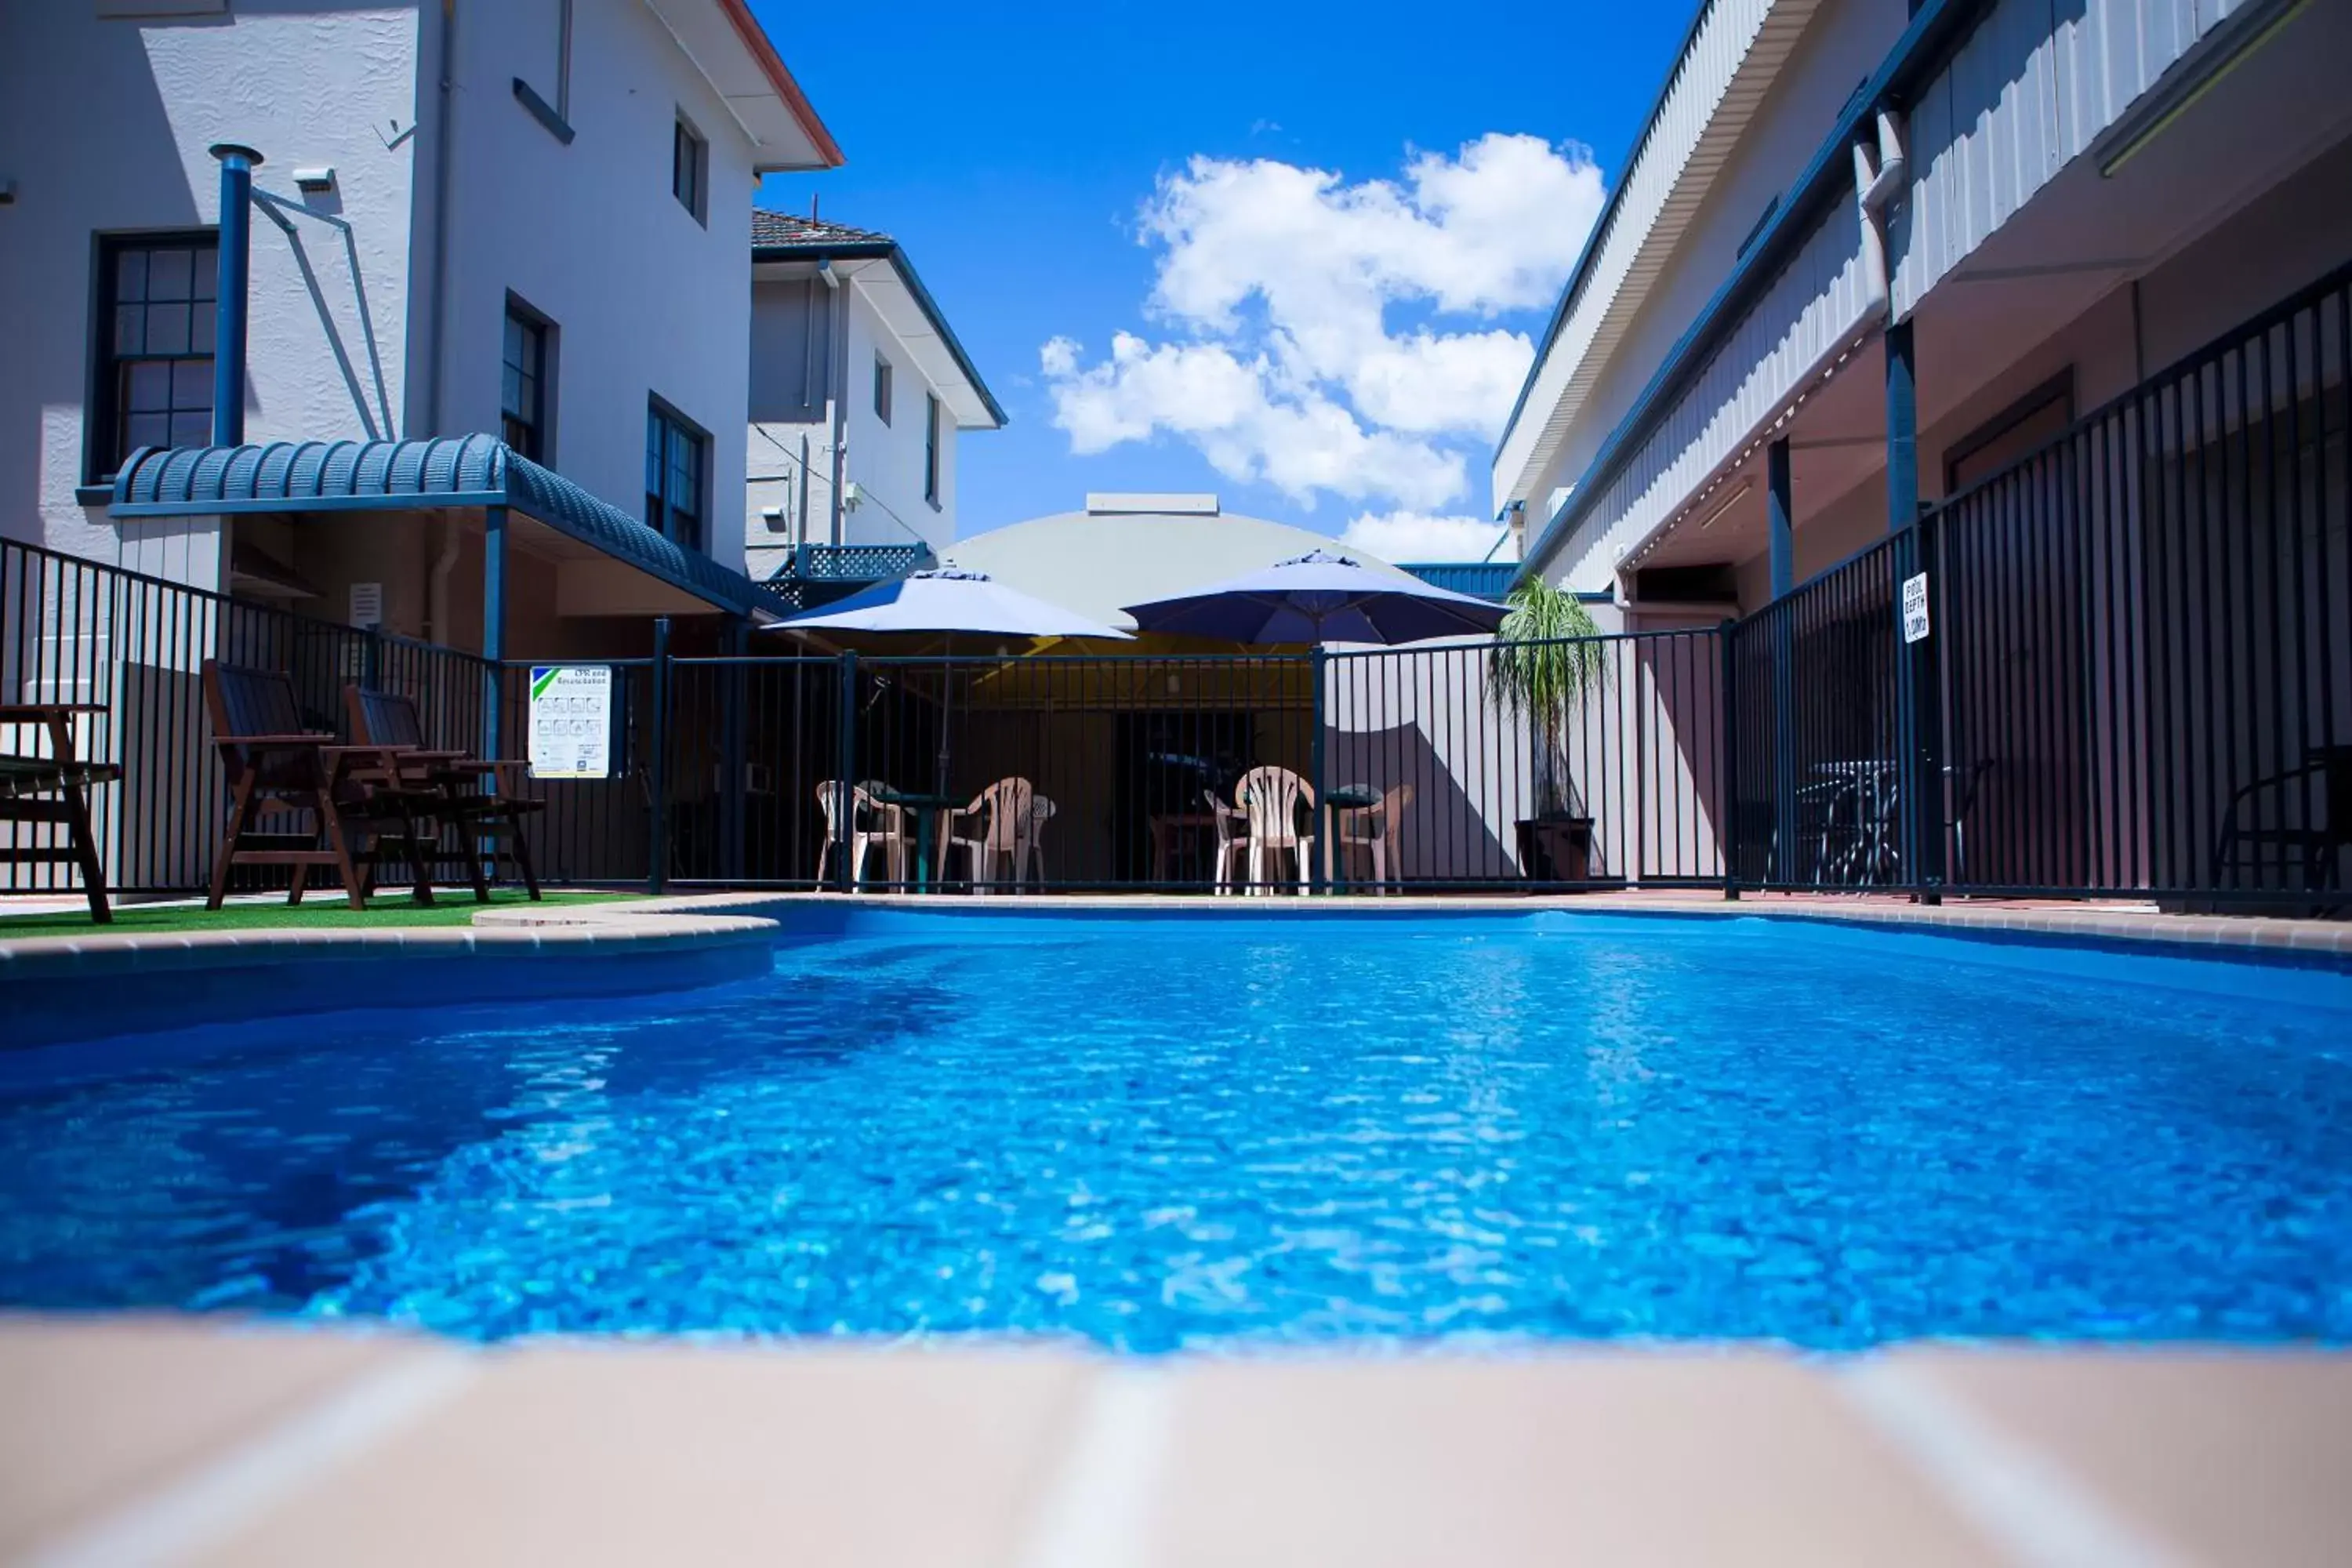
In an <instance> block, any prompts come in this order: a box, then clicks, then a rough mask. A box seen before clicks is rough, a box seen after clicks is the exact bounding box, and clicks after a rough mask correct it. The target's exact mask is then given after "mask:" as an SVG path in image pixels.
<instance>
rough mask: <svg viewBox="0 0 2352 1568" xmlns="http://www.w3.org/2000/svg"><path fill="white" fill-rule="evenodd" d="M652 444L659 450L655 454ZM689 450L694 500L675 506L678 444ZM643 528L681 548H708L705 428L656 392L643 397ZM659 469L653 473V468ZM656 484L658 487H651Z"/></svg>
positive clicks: (707, 445)
mask: <svg viewBox="0 0 2352 1568" xmlns="http://www.w3.org/2000/svg"><path fill="white" fill-rule="evenodd" d="M656 442H658V445H659V450H658V452H656ZM681 442H683V443H685V444H686V445H687V446H688V449H689V457H688V462H689V464H690V468H688V470H686V478H687V479H688V482H690V483H691V485H692V486H693V489H694V504H693V505H692V506H691V507H690V508H689V507H686V506H682V505H680V504H679V502H678V500H677V496H676V495H675V494H674V493H673V492H672V485H673V482H674V481H676V480H677V479H678V478H679V477H680V470H679V468H678V465H677V455H678V454H677V447H678V445H679V443H681ZM656 467H657V468H658V474H656ZM656 483H658V485H659V486H660V488H659V489H656V488H655V487H656ZM646 527H648V528H650V529H652V530H653V531H655V532H656V533H658V534H660V535H661V536H662V537H663V538H664V539H667V540H668V541H669V542H671V543H673V544H676V545H677V546H678V548H680V549H681V550H692V551H697V552H701V553H704V554H708V553H709V539H710V432H709V431H708V430H705V429H704V428H703V427H702V426H699V425H697V424H696V423H695V422H694V421H693V420H691V419H688V417H687V416H685V415H683V414H681V413H679V412H678V411H677V407H676V406H675V405H672V404H670V403H668V402H667V401H665V400H664V399H663V398H662V397H661V396H660V395H658V394H648V395H647V396H646Z"/></svg>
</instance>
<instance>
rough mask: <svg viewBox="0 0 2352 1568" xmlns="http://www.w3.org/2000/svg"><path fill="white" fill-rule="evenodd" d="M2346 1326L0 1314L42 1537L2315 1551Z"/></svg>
mask: <svg viewBox="0 0 2352 1568" xmlns="http://www.w3.org/2000/svg"><path fill="white" fill-rule="evenodd" d="M2347 1477H2352V1357H2327V1356H2320V1355H2285V1354H2276V1355H2271V1354H2240V1355H2231V1354H2221V1353H2204V1352H2194V1351H2184V1352H2168V1353H2163V1354H2131V1353H2101V1352H2084V1353H2070V1354H2058V1353H2052V1352H2036V1351H2032V1350H2022V1349H2019V1350H1960V1349H1948V1350H1947V1349H1930V1350H1917V1351H1905V1352H1895V1353H1890V1354H1885V1355H1876V1356H1868V1357H1861V1358H1850V1359H1821V1358H1799V1357H1796V1356H1791V1355H1787V1354H1781V1353H1775V1352H1721V1353H1707V1352H1671V1353H1669V1352H1600V1351H1594V1352H1586V1353H1556V1354H1538V1355H1519V1356H1492V1357H1459V1356H1440V1355H1420V1356H1408V1357H1402V1358H1388V1359H1379V1360H1350V1359H1332V1358H1322V1359H1306V1360H1248V1361H1228V1360H1183V1359H1178V1360H1172V1361H1160V1362H1139V1361H1115V1360H1111V1359H1109V1358H1105V1357H1098V1356H1094V1355H1091V1354H1086V1353H1081V1352H1071V1351H1055V1350H1022V1349H1015V1348H1010V1347H999V1348H993V1349H991V1348H968V1349H909V1348H897V1349H840V1348H821V1347H809V1348H790V1347H783V1346H736V1347H699V1348H698V1347H691V1346H686V1345H679V1344H646V1343H637V1344H626V1345H621V1344H604V1345H588V1344H583V1343H576V1342H544V1343H535V1344H530V1345H526V1346H524V1347H522V1348H520V1349H508V1350H496V1351H487V1352H486V1351H478V1350H468V1349H465V1348H462V1347H458V1346H455V1345H451V1344H446V1343H439V1342H422V1341H413V1340H408V1339H404V1338H400V1337H396V1336H392V1335H387V1334H378V1335H373V1336H361V1335H352V1334H338V1333H331V1332H325V1331H294V1330H283V1329H280V1330H267V1329H244V1330H237V1329H231V1328H224V1327H221V1326H218V1325H217V1321H216V1320H215V1321H209V1322H206V1321H197V1320H192V1319H146V1320H138V1319H129V1320H114V1321H95V1320H81V1321H68V1320H49V1319H37V1318H36V1319H25V1318H20V1319H16V1320H14V1321H7V1320H0V1559H6V1560H12V1561H22V1562H27V1563H47V1564H101V1563H167V1562H168V1563H238V1564H257V1565H260V1564H276V1563H287V1564H298V1563H299V1564H312V1563H338V1564H355V1565H365V1564H377V1563H382V1564H414V1563H434V1564H436V1565H442V1568H459V1565H464V1564H473V1563H484V1564H488V1563H566V1564H570V1565H579V1568H586V1565H593V1564H604V1563H613V1564H624V1563H625V1564H644V1563H823V1564H838V1565H843V1568H856V1565H862V1564H875V1565H877V1568H881V1565H890V1568H900V1565H905V1564H926V1565H938V1568H955V1565H961V1564H971V1565H974V1568H977V1565H980V1564H1001V1565H1004V1568H1196V1565H1197V1568H1210V1565H1215V1568H1255V1565H1257V1564H1265V1565H1267V1568H1274V1565H1283V1568H1291V1565H1297V1564H1318V1563H1347V1564H1362V1565H1367V1568H1375V1565H1383V1564H1404V1563H1416V1564H1418V1563H1439V1564H1447V1565H1453V1564H1465V1565H1469V1564H1475V1565H1478V1568H1516V1565H1518V1564H1538V1563H1542V1564H1559V1563H1600V1564H1612V1565H1618V1564H1628V1565H1630V1564H1648V1563H1657V1564H1703V1563H1805V1564H1833V1563H1856V1564H1905V1565H1909V1564H1921V1565H1927V1564H1944V1563H1954V1564H1958V1563H2035V1564H2086V1565H2102V1568H2105V1565H2112V1568H2128V1565H2155V1564H2164V1563H2231V1564H2240V1563H2244V1564H2269V1563H2278V1564H2302V1563H2310V1564H2321V1563H2343V1562H2345V1561H2346V1553H2347V1542H2352V1487H2347V1485H2346V1479H2347Z"/></svg>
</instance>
